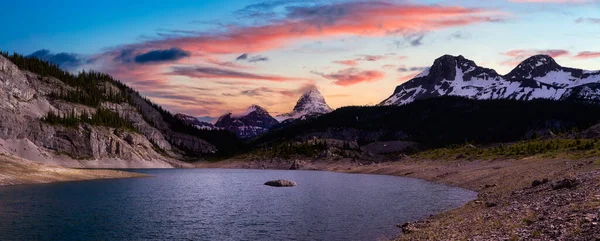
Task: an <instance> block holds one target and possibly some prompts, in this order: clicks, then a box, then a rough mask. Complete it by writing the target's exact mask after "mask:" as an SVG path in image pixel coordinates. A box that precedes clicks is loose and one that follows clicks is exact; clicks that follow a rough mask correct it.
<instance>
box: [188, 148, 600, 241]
mask: <svg viewBox="0 0 600 241" xmlns="http://www.w3.org/2000/svg"><path fill="white" fill-rule="evenodd" d="M292 163H293V162H291V161H246V160H227V161H222V162H217V163H200V164H197V166H198V167H201V168H254V169H261V168H266V169H289V168H290V167H291V166H292ZM297 164H298V165H297V166H299V167H300V169H312V170H326V171H335V172H347V173H366V174H383V175H394V176H407V177H414V178H420V179H425V180H429V181H434V182H438V183H443V184H449V185H453V186H458V187H462V188H466V189H470V190H473V191H476V192H478V193H479V195H478V199H477V200H475V201H472V202H469V203H467V204H466V205H464V206H463V207H461V208H458V209H455V210H451V211H448V212H445V213H441V214H438V215H435V216H433V217H431V218H429V219H427V220H423V221H419V222H415V223H409V224H404V228H402V230H403V231H402V232H400V230H399V233H404V234H403V235H401V236H400V237H399V238H398V239H399V240H600V226H599V224H598V223H599V222H600V220H599V217H600V161H599V160H597V159H596V160H595V159H580V160H567V159H551V160H547V159H540V158H524V159H519V160H493V161H466V160H460V161H424V160H419V161H417V160H410V159H408V160H403V161H398V162H389V163H371V164H365V163H358V162H355V161H350V160H342V161H299V162H298V161H297ZM536 180H537V181H539V183H537V182H536V185H535V186H534V185H532V184H533V182H534V181H536ZM401 226H402V224H401Z"/></svg>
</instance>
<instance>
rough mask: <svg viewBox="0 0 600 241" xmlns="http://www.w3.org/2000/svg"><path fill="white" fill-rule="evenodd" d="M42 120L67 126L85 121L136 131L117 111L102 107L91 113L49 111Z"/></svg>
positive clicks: (77, 124)
mask: <svg viewBox="0 0 600 241" xmlns="http://www.w3.org/2000/svg"><path fill="white" fill-rule="evenodd" d="M42 120H43V121H45V122H46V123H49V124H52V125H63V126H67V127H77V126H79V124H80V123H87V124H90V125H97V126H106V127H113V128H124V129H128V130H132V131H137V130H136V129H135V127H134V126H133V124H131V122H129V121H127V120H125V119H123V118H122V117H121V116H120V115H119V114H118V113H116V112H113V111H110V110H107V109H103V108H99V109H98V110H96V113H94V114H93V115H90V114H88V113H87V112H85V111H84V112H82V113H81V114H80V115H77V114H76V113H75V110H73V111H71V112H70V113H68V114H63V115H61V114H57V113H54V112H52V111H51V112H49V113H48V114H46V116H44V117H43V118H42Z"/></svg>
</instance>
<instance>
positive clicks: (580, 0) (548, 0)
mask: <svg viewBox="0 0 600 241" xmlns="http://www.w3.org/2000/svg"><path fill="white" fill-rule="evenodd" d="M593 1H594V0H509V2H520V3H590V2H593Z"/></svg>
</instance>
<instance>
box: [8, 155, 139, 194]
mask: <svg viewBox="0 0 600 241" xmlns="http://www.w3.org/2000/svg"><path fill="white" fill-rule="evenodd" d="M145 176H146V175H143V174H137V173H130V172H123V171H115V170H84V169H72V168H64V167H58V166H50V165H43V164H39V163H35V162H32V161H29V160H25V159H22V158H19V157H16V156H13V155H10V154H6V153H0V186H6V185H20V184H35V183H51V182H64V181H82V180H93V179H114V178H133V177H145Z"/></svg>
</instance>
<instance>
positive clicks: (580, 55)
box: [574, 51, 600, 59]
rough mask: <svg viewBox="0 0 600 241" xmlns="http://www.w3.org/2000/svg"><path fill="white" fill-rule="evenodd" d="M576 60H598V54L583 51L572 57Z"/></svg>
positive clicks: (599, 54)
mask: <svg viewBox="0 0 600 241" xmlns="http://www.w3.org/2000/svg"><path fill="white" fill-rule="evenodd" d="M574 57H575V58H577V59H596V58H600V52H592V51H583V52H579V53H578V54H577V55H575V56H574Z"/></svg>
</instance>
